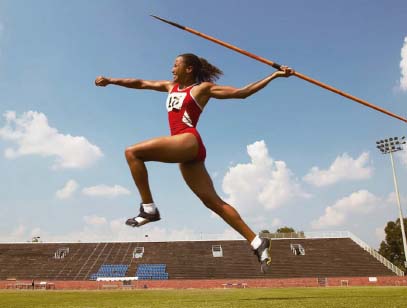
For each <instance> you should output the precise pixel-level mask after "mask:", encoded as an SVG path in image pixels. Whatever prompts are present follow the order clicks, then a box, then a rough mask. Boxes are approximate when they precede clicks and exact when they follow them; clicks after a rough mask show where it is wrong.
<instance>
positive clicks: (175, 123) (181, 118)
mask: <svg viewBox="0 0 407 308" xmlns="http://www.w3.org/2000/svg"><path fill="white" fill-rule="evenodd" d="M195 85H196V84H193V85H191V86H189V87H186V88H184V89H179V85H178V84H175V85H174V87H173V88H172V89H171V91H170V93H169V94H168V97H167V102H166V105H167V111H168V123H169V125H170V131H171V135H177V134H179V133H181V132H182V131H183V130H185V129H187V128H192V127H193V128H196V125H197V124H198V120H199V116H200V115H201V112H202V108H201V106H199V105H198V103H197V102H196V100H195V98H194V97H193V96H192V95H191V90H192V88H193V87H194V86H195Z"/></svg>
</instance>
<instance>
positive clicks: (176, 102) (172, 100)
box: [167, 93, 187, 111]
mask: <svg viewBox="0 0 407 308" xmlns="http://www.w3.org/2000/svg"><path fill="white" fill-rule="evenodd" d="M186 96H187V94H186V93H170V94H169V95H168V97H167V111H172V110H173V109H178V110H180V109H181V107H182V104H183V103H184V99H185V97H186Z"/></svg>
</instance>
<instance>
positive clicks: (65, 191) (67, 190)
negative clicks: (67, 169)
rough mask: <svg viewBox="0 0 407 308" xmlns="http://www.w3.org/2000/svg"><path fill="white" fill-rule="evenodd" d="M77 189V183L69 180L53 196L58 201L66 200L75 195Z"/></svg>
mask: <svg viewBox="0 0 407 308" xmlns="http://www.w3.org/2000/svg"><path fill="white" fill-rule="evenodd" d="M77 189H78V183H77V182H76V181H75V180H69V181H68V182H66V184H65V185H64V187H62V188H61V189H60V190H57V192H56V193H55V195H56V197H57V198H58V199H68V198H70V197H71V196H72V195H73V194H74V193H75V191H76V190H77Z"/></svg>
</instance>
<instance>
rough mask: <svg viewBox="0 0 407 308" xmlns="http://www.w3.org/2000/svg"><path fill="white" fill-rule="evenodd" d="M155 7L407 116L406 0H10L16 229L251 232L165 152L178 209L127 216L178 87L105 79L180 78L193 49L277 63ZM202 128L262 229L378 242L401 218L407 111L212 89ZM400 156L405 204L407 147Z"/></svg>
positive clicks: (5, 171) (2, 232) (166, 194)
mask: <svg viewBox="0 0 407 308" xmlns="http://www.w3.org/2000/svg"><path fill="white" fill-rule="evenodd" d="M150 14H155V15H159V16H162V17H164V18H168V19H171V20H173V21H176V22H179V23H180V24H184V25H186V26H189V27H191V28H195V29H197V30H199V31H202V32H204V33H207V34H209V35H213V36H215V37H218V38H220V39H223V40H225V41H227V42H230V43H232V44H235V45H237V46H239V47H241V48H243V49H247V50H249V51H251V52H253V53H255V54H258V55H261V56H263V57H266V58H269V59H271V60H273V61H276V62H278V63H281V64H286V65H290V66H292V67H293V68H294V69H296V70H297V71H299V72H301V73H303V74H306V75H309V76H311V77H313V78H315V79H318V80H321V81H323V82H326V83H328V84H331V85H333V86H336V87H338V88H339V89H342V90H344V91H347V92H349V93H351V94H353V95H356V96H358V97H360V98H363V99H366V100H368V101H370V102H371V103H374V104H377V105H380V106H382V107H383V108H386V109H389V110H391V111H392V112H394V113H397V114H400V115H403V116H406V111H407V107H406V99H407V93H406V89H407V85H406V84H407V81H406V78H407V77H406V75H407V67H406V66H407V64H405V62H406V61H407V55H405V58H403V56H402V48H403V46H404V44H405V38H406V37H407V28H406V26H405V25H406V23H405V21H406V20H407V4H406V3H405V1H392V2H390V3H388V2H385V1H342V2H335V3H333V2H327V1H284V3H282V2H280V1H257V2H255V3H254V2H249V1H205V2H193V1H192V2H191V1H171V2H169V1H98V2H97V3H96V2H93V1H85V2H84V1H69V2H63V1H40V2H38V1H2V2H0V114H1V117H0V168H1V170H2V172H0V182H1V183H2V184H1V185H0V207H1V213H0V221H1V223H0V240H1V241H26V240H29V239H30V238H31V237H32V236H41V238H42V239H43V240H44V241H64V240H70V241H77V240H89V241H91V240H140V239H143V238H144V236H145V234H148V235H149V238H150V239H152V240H168V239H182V238H183V239H188V238H194V237H197V236H198V237H199V236H201V234H204V235H202V236H206V235H208V234H217V235H219V236H221V237H223V238H228V237H234V236H236V234H235V233H234V231H231V230H230V228H229V227H228V226H226V225H225V224H224V223H223V221H221V220H220V219H219V218H217V217H215V216H214V215H212V214H211V213H210V212H209V211H208V210H207V209H206V208H205V207H204V206H202V205H201V204H200V202H199V200H198V199H197V198H196V197H195V196H194V195H193V194H192V192H190V191H189V190H188V188H187V187H186V185H185V183H184V182H183V180H182V177H181V175H180V174H179V170H178V167H177V166H176V165H165V164H159V163H149V164H148V168H149V172H150V181H151V186H152V190H153V193H154V196H155V201H156V203H157V204H158V206H159V207H160V210H161V213H162V216H163V220H162V221H160V222H158V223H155V224H151V225H149V226H145V227H144V228H142V229H136V230H134V229H130V228H128V229H127V228H126V227H125V226H124V225H123V223H124V221H125V219H126V217H131V216H134V215H136V214H137V207H138V203H139V197H138V195H137V191H136V189H135V187H134V184H133V182H132V179H131V176H130V173H129V171H128V168H127V164H126V161H125V159H124V149H125V147H126V146H128V145H131V144H134V143H137V142H139V141H142V140H145V139H148V138H152V137H155V136H162V135H167V134H168V132H169V130H168V124H167V115H166V110H165V108H164V102H165V99H166V96H165V94H163V93H158V92H149V91H135V90H129V89H125V88H120V87H114V86H109V87H107V88H97V87H95V86H94V85H93V81H94V79H95V77H96V76H98V75H105V76H112V77H137V78H144V79H170V78H171V66H172V63H173V60H174V58H175V57H176V55H178V54H181V53H185V52H193V53H196V54H198V55H200V56H202V57H204V58H206V59H208V60H209V61H210V62H211V63H213V64H214V65H216V66H218V67H219V68H221V69H222V70H223V71H224V76H223V77H222V78H221V79H220V80H219V84H227V85H234V86H244V85H246V84H247V83H250V82H253V81H256V80H258V79H260V78H263V77H264V76H266V75H268V74H270V73H271V72H272V71H273V69H272V68H271V67H268V66H266V65H264V64H262V63H258V62H256V61H254V60H252V59H249V58H247V57H245V56H243V55H240V54H237V53H235V52H232V51H230V50H227V49H225V48H223V47H221V46H218V45H215V44H213V43H211V42H208V41H205V40H203V39H201V38H198V37H196V36H193V35H192V34H189V33H186V32H183V31H180V30H179V29H176V28H173V27H170V26H168V25H166V24H163V23H160V22H158V21H156V20H154V19H152V18H151V17H150V16H149V15H150ZM406 48H407V47H406ZM406 48H404V49H403V50H404V54H406V53H407V50H406ZM403 59H404V62H402V60H403ZM403 63H404V64H403ZM403 67H404V71H403ZM403 72H404V73H403ZM403 86H404V87H403ZM198 128H199V131H200V132H201V134H202V136H203V138H204V142H205V145H206V147H207V151H208V158H207V161H206V165H207V169H208V170H209V172H210V174H211V175H212V177H213V180H214V183H215V186H216V188H217V190H218V192H219V194H220V195H221V196H222V197H223V198H224V199H225V200H227V201H229V202H231V203H232V204H233V205H234V206H236V208H238V210H239V211H240V212H241V214H242V216H243V217H244V218H245V219H246V220H247V222H248V223H249V225H250V226H251V227H252V228H253V229H254V230H255V231H260V230H262V229H270V230H272V231H273V230H275V229H276V228H278V227H281V226H286V225H287V226H291V227H293V228H295V229H297V230H305V231H326V230H329V231H331V230H349V231H351V232H353V233H354V234H356V235H357V236H359V237H360V238H362V239H363V240H364V241H366V242H367V243H369V244H371V245H372V246H373V247H377V246H378V243H379V242H380V240H381V239H382V238H383V228H384V225H385V224H386V222H387V221H388V220H394V219H395V218H396V217H397V207H396V203H395V201H394V195H392V192H393V190H394V188H393V182H392V175H391V169H390V161H389V157H385V156H383V155H381V154H380V153H379V152H378V151H377V150H376V148H375V141H376V140H378V139H381V138H384V137H390V136H401V135H403V134H405V133H406V131H405V124H404V123H403V122H401V121H398V120H395V119H393V118H390V117H388V116H385V115H383V114H381V113H378V112H376V111H373V110H370V109H368V108H366V107H364V106H361V105H359V104H357V103H354V102H352V101H349V100H347V99H345V98H343V97H341V96H338V95H336V94H333V93H331V92H328V91H326V90H324V89H321V88H319V87H316V86H314V85H312V84H309V83H307V82H305V81H303V80H300V79H298V78H295V77H292V78H289V79H278V80H275V81H273V82H272V83H271V84H270V85H268V87H266V88H265V89H264V90H262V91H261V92H259V93H257V94H256V95H254V96H252V97H249V98H248V99H246V100H213V101H211V102H210V103H209V105H208V106H207V108H206V110H205V113H204V114H203V116H202V117H201V121H200V123H199V126H198ZM398 154H399V155H397V156H396V165H397V172H398V176H399V185H400V192H401V194H402V201H403V204H402V205H403V210H404V212H405V213H407V209H406V201H405V199H406V197H405V196H407V188H406V181H407V176H406V171H407V169H406V168H407V154H406V153H405V151H402V152H400V153H398Z"/></svg>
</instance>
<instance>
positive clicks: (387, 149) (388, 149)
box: [376, 136, 407, 267]
mask: <svg viewBox="0 0 407 308" xmlns="http://www.w3.org/2000/svg"><path fill="white" fill-rule="evenodd" d="M405 139H406V137H405V136H403V137H401V138H398V137H393V138H388V139H384V140H378V141H376V147H377V148H378V149H379V150H380V152H382V154H390V161H391V167H392V169H393V181H394V189H395V192H396V198H397V205H398V208H399V218H400V226H401V237H402V238H403V247H404V266H405V267H407V244H406V233H405V230H404V219H403V218H404V216H403V212H402V210H401V205H400V194H399V189H398V184H397V177H396V169H395V168H394V159H393V153H394V152H397V151H401V150H403V144H406V140H405Z"/></svg>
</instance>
